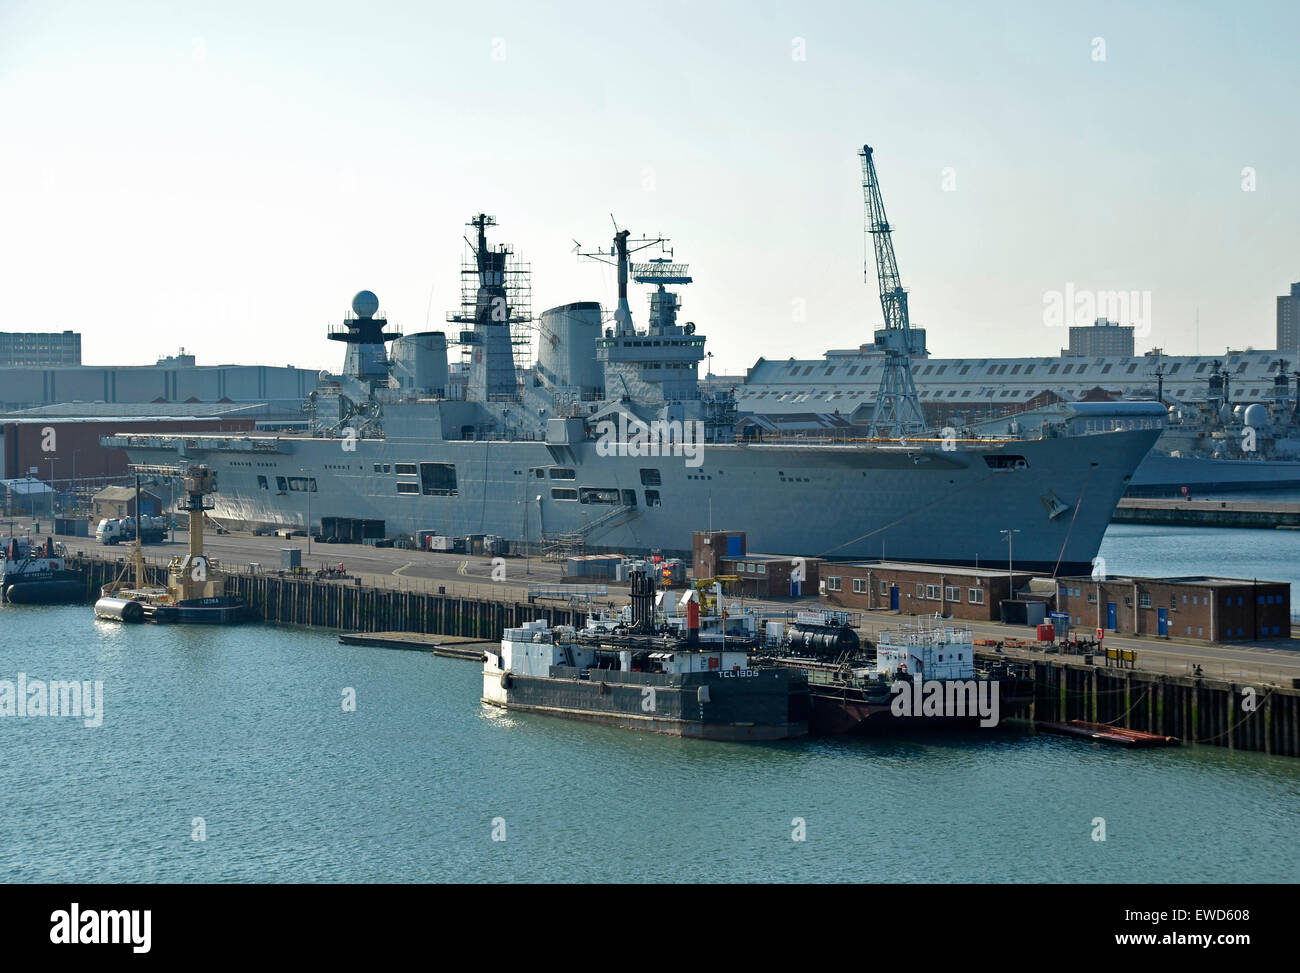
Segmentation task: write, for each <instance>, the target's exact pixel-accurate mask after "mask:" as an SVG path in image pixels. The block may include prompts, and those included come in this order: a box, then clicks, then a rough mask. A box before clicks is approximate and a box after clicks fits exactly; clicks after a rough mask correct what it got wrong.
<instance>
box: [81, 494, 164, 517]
mask: <svg viewBox="0 0 1300 973" xmlns="http://www.w3.org/2000/svg"><path fill="white" fill-rule="evenodd" d="M140 506H141V507H142V508H143V509H144V515H145V516H146V517H156V516H157V515H158V514H160V513H162V509H163V502H162V499H161V498H160V497H158V496H157V495H156V494H153V493H150V492H149V491H148V490H145V489H143V488H142V489H141V490H140ZM91 510H92V512H93V513H94V515H95V519H96V520H103V519H105V518H108V519H110V520H111V519H112V518H114V517H134V516H135V487H133V486H110V487H104V489H102V490H100V491H99V492H98V493H96V494H95V496H94V498H93V499H92V501H91Z"/></svg>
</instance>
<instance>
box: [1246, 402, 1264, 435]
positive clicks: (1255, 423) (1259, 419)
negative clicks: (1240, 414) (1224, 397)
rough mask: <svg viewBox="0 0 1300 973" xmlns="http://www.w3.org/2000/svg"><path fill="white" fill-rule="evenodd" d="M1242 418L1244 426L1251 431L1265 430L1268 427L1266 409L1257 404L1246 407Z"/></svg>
mask: <svg viewBox="0 0 1300 973" xmlns="http://www.w3.org/2000/svg"><path fill="white" fill-rule="evenodd" d="M1244 418H1245V423H1246V425H1248V426H1250V427H1251V428H1252V429H1265V428H1267V427H1268V409H1267V408H1265V407H1264V406H1262V405H1260V404H1259V403H1258V402H1256V403H1255V404H1253V405H1248V406H1246V412H1245V414H1244Z"/></svg>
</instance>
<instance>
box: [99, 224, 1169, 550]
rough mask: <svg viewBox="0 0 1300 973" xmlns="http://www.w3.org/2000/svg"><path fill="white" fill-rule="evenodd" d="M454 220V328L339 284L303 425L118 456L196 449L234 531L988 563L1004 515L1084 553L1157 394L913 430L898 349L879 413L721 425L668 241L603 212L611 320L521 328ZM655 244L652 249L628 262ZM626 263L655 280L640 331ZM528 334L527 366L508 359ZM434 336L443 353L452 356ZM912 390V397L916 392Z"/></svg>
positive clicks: (558, 313) (510, 275)
mask: <svg viewBox="0 0 1300 973" xmlns="http://www.w3.org/2000/svg"><path fill="white" fill-rule="evenodd" d="M881 216H882V217H883V210H882V211H881ZM469 225H470V226H471V227H472V231H473V232H472V234H471V237H472V238H467V241H466V242H467V259H466V264H465V267H464V268H463V273H464V275H465V277H464V280H465V288H464V291H463V293H464V297H463V303H462V308H461V310H460V311H459V313H454V314H452V315H449V319H450V320H451V321H452V322H453V323H456V324H459V325H460V326H461V329H460V330H459V331H458V332H457V331H451V332H450V340H449V335H448V332H424V333H420V334H413V335H405V336H401V337H399V336H398V335H396V334H395V333H394V332H392V331H389V330H387V327H388V326H387V321H386V320H385V319H384V318H382V317H377V316H376V315H377V313H378V309H379V302H378V300H377V298H376V297H375V295H374V294H372V293H370V292H369V291H362V292H360V293H359V294H357V295H356V297H355V298H354V300H353V302H352V311H353V316H351V317H349V318H347V319H346V320H345V321H344V323H343V325H342V326H341V327H334V328H331V330H330V334H329V337H330V339H332V340H336V341H339V342H340V343H342V344H344V346H345V355H344V366H343V369H342V371H341V373H340V374H338V375H332V374H326V373H322V375H321V376H320V383H319V386H318V388H317V389H316V391H315V392H313V393H312V394H311V396H310V399H309V402H308V403H307V409H308V412H309V414H310V416H311V419H312V425H313V433H312V434H311V435H296V434H288V435H258V434H250V435H186V436H174V435H173V436H148V435H117V436H112V437H107V438H106V439H105V440H104V444H105V445H107V446H110V447H117V448H123V449H125V450H126V451H127V453H128V455H129V456H130V459H131V461H132V462H135V463H148V464H155V465H161V464H166V463H176V462H177V461H178V457H179V459H180V460H183V461H185V462H189V463H203V464H206V465H208V466H210V467H211V468H212V469H213V471H214V472H215V473H216V476H217V489H216V492H215V493H213V494H212V496H211V500H212V503H213V510H212V516H213V517H214V518H215V519H216V520H217V521H218V522H221V523H224V524H227V525H228V526H232V527H245V528H248V527H251V528H257V527H286V526H291V527H298V528H306V527H308V526H309V525H310V527H311V529H312V530H313V532H315V531H316V530H317V529H318V528H319V525H320V524H321V523H322V520H323V518H347V519H354V520H359V521H366V522H369V524H370V528H369V533H371V534H372V535H373V536H383V537H390V538H392V537H399V538H409V537H414V536H416V535H417V532H420V531H435V532H437V533H438V534H442V535H446V536H448V537H460V536H467V535H495V536H496V537H499V538H502V539H505V540H507V541H509V542H510V543H512V544H513V545H515V546H516V547H519V546H522V547H525V548H527V549H530V550H548V549H562V550H570V551H572V550H575V549H580V550H586V551H595V552H599V551H610V552H621V551H660V552H662V553H664V554H665V555H680V556H686V557H689V556H690V554H689V552H690V543H691V532H692V531H693V530H696V529H702V528H705V527H710V526H717V527H723V526H725V527H727V528H738V529H744V530H746V531H747V532H748V534H749V546H750V547H751V548H752V549H754V550H761V551H764V552H769V553H773V554H789V555H791V556H792V557H795V556H801V555H802V556H820V557H826V558H837V559H838V558H844V559H848V558H862V557H877V556H887V557H889V558H893V559H905V560H916V561H930V562H938V563H954V564H978V563H1003V564H1005V563H1006V559H1007V544H1006V543H1005V539H1004V534H1003V532H1004V531H1008V530H1014V531H1019V533H1018V534H1017V535H1016V537H1015V563H1016V566H1017V567H1019V568H1022V569H1026V570H1034V571H1041V572H1045V573H1049V574H1051V573H1069V574H1075V573H1080V572H1084V573H1086V572H1087V571H1088V570H1090V567H1091V562H1092V559H1093V558H1094V557H1095V555H1096V553H1097V549H1098V547H1099V545H1100V542H1101V538H1102V534H1103V533H1104V532H1105V530H1106V526H1107V524H1108V523H1109V521H1110V518H1111V515H1112V512H1113V510H1114V509H1115V505H1116V503H1117V502H1118V500H1119V498H1120V497H1121V496H1122V495H1123V493H1124V491H1125V489H1126V488H1127V486H1128V483H1129V480H1130V477H1131V475H1132V473H1133V471H1134V470H1135V469H1136V468H1137V466H1138V464H1139V463H1140V462H1141V461H1142V459H1143V457H1144V456H1145V455H1146V453H1147V451H1148V450H1149V449H1150V448H1151V445H1152V444H1153V443H1154V442H1155V440H1156V438H1157V436H1158V435H1159V433H1160V427H1161V424H1162V420H1163V409H1161V408H1160V407H1159V406H1158V405H1156V404H1151V403H1080V404H1078V405H1075V406H1072V407H1071V408H1069V409H1067V410H1065V413H1064V415H1063V417H1062V418H1061V420H1060V421H1056V422H1052V423H1045V424H1043V425H1042V426H1041V427H1039V428H1037V429H1035V432H1034V435H1033V436H1026V437H1022V438H1018V439H1013V438H1006V437H1002V438H991V439H958V438H954V437H953V436H951V435H949V436H947V437H944V436H941V435H936V434H928V435H927V434H926V433H925V432H924V430H922V429H920V428H918V427H916V426H915V425H913V424H909V423H908V422H907V421H906V420H907V412H906V407H907V403H908V401H909V398H908V391H907V388H906V385H907V383H908V382H910V374H908V373H907V372H906V368H907V367H908V365H907V356H906V355H905V354H902V355H898V356H895V359H894V361H895V364H896V365H899V366H900V367H901V368H902V369H903V370H904V371H903V374H902V376H901V377H899V376H895V378H894V382H895V385H894V386H891V391H890V392H889V394H888V395H887V396H886V400H887V402H888V403H889V404H890V405H891V406H893V407H894V409H895V411H894V412H893V413H892V419H891V415H889V414H886V415H883V418H882V421H881V424H880V428H879V429H874V428H873V435H872V436H871V437H870V438H867V439H864V440H862V441H853V442H843V443H834V444H829V443H825V444H824V443H807V442H802V443H801V442H784V441H772V440H770V439H769V440H767V441H757V440H753V439H749V438H746V437H739V438H738V437H737V435H736V422H737V411H736V401H735V395H734V392H732V391H730V390H727V389H718V388H711V387H709V386H707V385H706V384H704V383H701V381H700V379H699V375H698V368H699V363H700V362H701V361H702V360H703V359H704V356H705V352H704V344H705V339H704V337H703V336H702V335H701V334H699V333H697V332H696V330H695V326H694V324H693V323H691V322H686V323H679V322H678V320H677V318H678V313H679V310H680V306H681V302H680V298H679V296H678V294H677V293H676V292H675V291H672V290H669V289H668V288H669V287H670V286H673V287H676V286H679V285H683V284H687V283H690V282H691V278H690V277H689V275H688V273H687V268H686V266H685V265H684V264H682V263H679V262H675V261H674V260H673V259H672V257H671V255H670V254H669V251H668V250H667V248H666V241H663V240H630V234H629V232H628V231H627V230H618V231H617V232H616V234H615V237H614V240H613V245H612V246H611V247H609V248H608V251H606V250H604V249H603V248H602V250H601V251H599V253H597V254H591V255H590V256H594V257H596V258H597V259H607V262H609V263H611V264H613V265H614V266H616V267H617V269H618V288H619V290H618V301H617V305H616V308H615V310H614V312H613V315H612V318H611V320H609V321H606V320H605V319H604V317H603V315H602V309H601V306H600V304H599V303H597V302H592V301H584V302H578V303H572V304H566V305H563V306H560V307H555V308H552V309H550V310H548V311H546V312H544V313H543V314H542V315H541V316H540V319H539V321H538V322H537V323H536V325H534V324H533V322H532V320H531V317H530V315H529V313H528V310H527V307H526V306H525V301H524V300H522V299H521V297H525V298H526V294H527V285H526V281H525V280H523V279H522V275H523V274H526V271H521V270H520V265H519V264H518V263H517V262H516V261H515V260H514V258H513V255H512V251H511V250H509V248H507V247H504V246H500V245H496V246H494V245H491V244H489V242H488V239H487V234H488V230H489V229H490V228H491V227H492V226H494V225H495V220H494V219H493V218H492V217H490V216H487V215H485V214H478V215H476V216H474V217H473V218H472V219H471V221H470V224H469ZM885 236H886V242H887V233H886V234H885ZM655 245H657V246H658V248H659V250H658V252H659V253H660V254H661V255H660V256H657V257H653V258H651V259H648V260H643V261H635V260H633V259H632V257H633V256H635V255H636V254H637V252H638V251H640V250H644V249H647V248H649V247H651V246H655ZM663 254H668V255H663ZM878 256H879V254H878ZM889 257H890V258H891V260H892V253H891V254H889ZM882 266H884V264H882ZM894 274H895V275H896V268H895V270H894ZM893 280H894V282H896V277H894V278H893ZM629 281H632V282H635V283H639V284H644V285H648V286H649V287H650V288H651V292H650V295H649V298H650V301H649V303H650V313H649V319H648V324H647V326H646V327H645V328H644V329H641V330H638V329H637V328H636V327H635V326H634V324H633V320H632V314H631V310H630V307H629V303H628V296H627V294H628V284H629ZM881 287H882V302H885V303H886V308H887V310H886V317H887V324H886V330H885V331H884V332H877V336H878V337H881V336H884V337H886V338H888V337H890V334H889V333H890V332H891V331H894V332H895V334H898V329H897V328H896V326H895V324H891V322H890V320H889V319H890V310H889V306H888V303H887V302H888V301H889V300H890V299H891V298H893V297H895V296H898V295H901V294H902V288H901V286H896V283H892V282H891V283H889V284H886V282H884V281H883V280H882V285H881ZM904 311H905V308H904ZM902 324H903V326H904V330H905V325H906V319H905V316H904V318H903V322H902ZM898 336H899V338H900V340H901V341H902V342H903V343H904V344H903V345H900V347H903V346H905V343H906V341H907V340H908V339H907V336H906V334H905V333H904V334H901V335H898ZM534 338H535V340H536V346H537V349H538V353H537V360H536V363H535V364H534V363H531V362H529V361H527V360H526V359H527V357H528V355H529V353H530V352H531V342H532V340H534ZM389 342H392V344H393V349H392V351H391V352H390V351H389V349H388V347H387V346H388V343H389ZM449 345H456V346H459V348H460V350H461V353H462V356H463V363H462V364H460V365H459V366H457V367H452V366H451V364H450V363H449V361H448V346H449ZM517 358H523V359H525V360H524V361H519V360H517ZM910 396H911V402H912V405H913V406H914V405H915V389H914V388H912V389H911V392H910ZM891 422H892V424H891Z"/></svg>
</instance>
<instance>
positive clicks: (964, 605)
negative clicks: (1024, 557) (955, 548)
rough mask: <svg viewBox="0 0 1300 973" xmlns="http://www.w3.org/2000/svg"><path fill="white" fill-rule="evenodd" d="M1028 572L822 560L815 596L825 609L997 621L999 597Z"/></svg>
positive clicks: (1026, 580)
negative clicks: (876, 611) (891, 611)
mask: <svg viewBox="0 0 1300 973" xmlns="http://www.w3.org/2000/svg"><path fill="white" fill-rule="evenodd" d="M1032 577H1033V575H1030V574H1025V573H1022V572H1014V573H1012V574H1008V573H1007V571H1006V570H1005V569H1003V570H1000V571H999V570H998V569H996V568H994V567H985V568H970V567H958V566H953V565H941V564H913V563H908V562H903V561H858V562H854V563H836V564H830V563H827V564H823V565H822V568H821V585H820V588H819V591H820V601H821V603H822V604H824V605H826V606H828V607H831V608H847V609H866V610H868V611H872V610H875V609H885V610H893V611H900V612H903V613H905V614H909V615H933V614H938V615H940V616H941V617H943V618H969V619H973V620H978V621H998V620H999V619H1000V618H1001V612H1002V607H1001V606H1002V602H1003V601H1004V600H1008V599H1011V598H1012V597H1013V596H1014V595H1013V593H1017V592H1019V591H1020V590H1021V589H1022V588H1024V587H1026V586H1027V585H1028V584H1029V582H1030V580H1031V579H1032Z"/></svg>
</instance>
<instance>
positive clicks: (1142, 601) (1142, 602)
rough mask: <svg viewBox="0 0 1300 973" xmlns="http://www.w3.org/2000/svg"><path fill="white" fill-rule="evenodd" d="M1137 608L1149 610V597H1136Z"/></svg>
mask: <svg viewBox="0 0 1300 973" xmlns="http://www.w3.org/2000/svg"><path fill="white" fill-rule="evenodd" d="M1138 607H1139V608H1150V607H1151V596H1150V595H1145V594H1143V595H1138Z"/></svg>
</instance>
